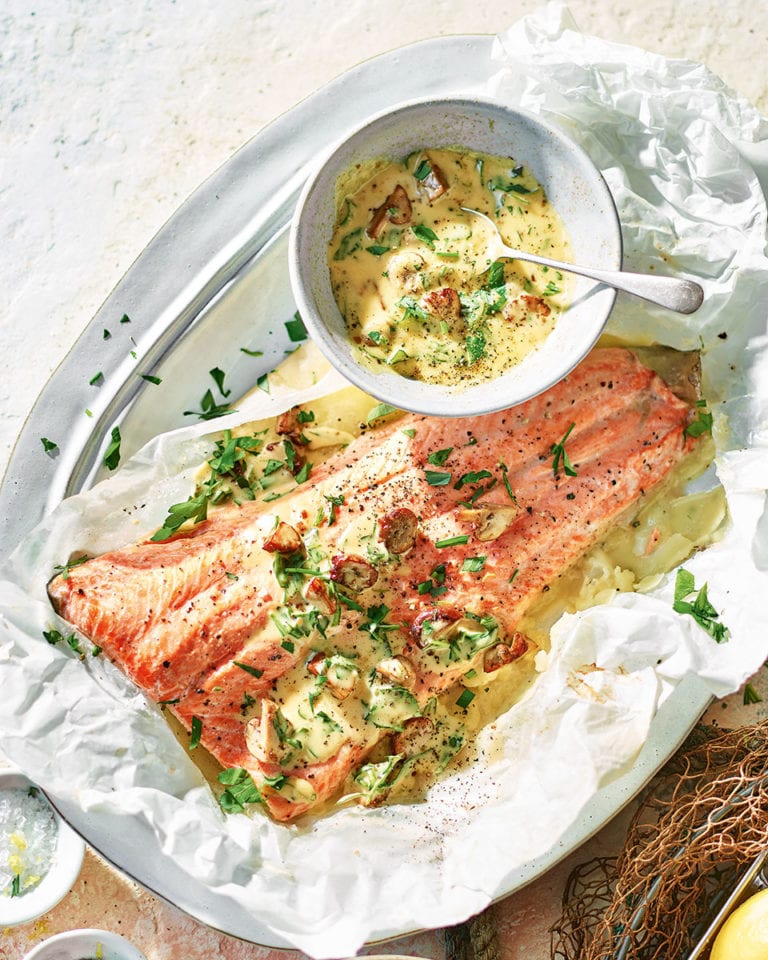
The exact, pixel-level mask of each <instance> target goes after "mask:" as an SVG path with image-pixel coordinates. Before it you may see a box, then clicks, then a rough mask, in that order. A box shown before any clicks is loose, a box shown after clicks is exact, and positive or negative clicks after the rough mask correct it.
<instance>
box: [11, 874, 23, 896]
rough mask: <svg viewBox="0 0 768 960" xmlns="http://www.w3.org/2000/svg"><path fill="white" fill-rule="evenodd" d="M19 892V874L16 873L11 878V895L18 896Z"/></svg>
mask: <svg viewBox="0 0 768 960" xmlns="http://www.w3.org/2000/svg"><path fill="white" fill-rule="evenodd" d="M20 894H21V876H20V875H19V874H18V873H16V874H14V876H13V880H11V896H12V897H18V896H20Z"/></svg>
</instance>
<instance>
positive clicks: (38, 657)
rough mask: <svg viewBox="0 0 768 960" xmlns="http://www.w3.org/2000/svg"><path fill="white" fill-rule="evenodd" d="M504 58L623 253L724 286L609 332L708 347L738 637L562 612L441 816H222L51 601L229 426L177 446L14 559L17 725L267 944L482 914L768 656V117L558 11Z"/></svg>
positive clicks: (143, 517)
mask: <svg viewBox="0 0 768 960" xmlns="http://www.w3.org/2000/svg"><path fill="white" fill-rule="evenodd" d="M493 59H494V63H493V64H492V65H489V76H491V75H492V74H493V75H492V77H491V80H490V81H489V84H488V92H489V93H491V94H493V95H494V96H496V97H498V98H500V99H502V100H504V101H506V102H508V103H510V104H519V105H521V106H523V107H525V108H527V109H529V110H533V111H537V112H540V113H542V114H544V115H546V116H547V117H548V118H549V119H553V120H555V121H557V122H558V123H560V124H561V125H562V126H563V127H564V128H565V129H566V130H567V131H568V132H569V133H570V134H571V135H572V136H573V137H574V138H575V139H577V140H578V141H579V142H580V143H581V144H582V145H583V146H584V147H585V149H586V150H587V151H588V153H589V154H590V155H591V156H592V158H593V160H594V161H595V163H596V164H597V165H598V166H599V167H600V169H601V170H602V172H603V174H604V176H605V178H606V180H607V182H608V184H609V186H610V189H611V191H612V193H613V195H614V197H615V199H616V203H617V206H618V209H619V213H620V217H621V221H622V227H623V236H624V245H625V265H626V266H627V267H628V268H629V269H636V270H641V271H645V270H648V269H658V271H659V272H672V273H678V274H681V275H684V276H689V277H691V278H695V279H697V280H699V281H700V282H701V283H702V284H703V286H704V288H705V291H706V299H705V302H704V305H703V306H702V308H701V309H700V310H699V311H698V313H696V314H694V315H693V316H692V317H681V316H677V315H673V314H670V313H667V312H665V311H663V310H660V309H655V308H653V307H650V306H648V305H647V304H645V303H642V302H640V301H638V300H631V299H630V298H625V297H622V296H620V297H619V300H618V302H617V306H616V308H615V311H614V314H613V316H612V318H611V321H610V326H609V332H612V333H616V334H618V335H620V336H622V337H624V338H626V339H627V340H630V341H633V342H636V343H652V342H660V343H664V344H668V345H670V346H673V347H677V348H680V349H691V348H698V347H701V348H702V350H703V369H704V393H705V395H706V396H707V397H708V399H709V401H710V404H711V406H712V408H713V411H714V415H715V430H714V435H715V439H716V443H717V461H716V471H717V477H718V479H719V481H720V482H721V483H722V484H723V485H724V487H725V490H726V494H727V499H728V506H729V511H730V517H731V522H730V526H729V528H728V532H727V534H726V536H725V537H724V539H723V540H722V542H720V543H718V544H716V545H715V546H713V547H711V548H709V549H708V550H706V551H703V552H701V553H699V554H697V555H696V556H695V557H693V558H691V559H690V560H689V561H688V562H687V563H686V568H687V569H689V570H690V571H691V572H692V573H693V574H694V575H695V578H696V583H697V585H700V584H702V583H704V582H705V581H706V582H707V583H708V585H709V596H710V599H711V600H712V602H713V603H714V605H715V606H716V608H717V609H718V610H719V611H720V614H721V617H722V619H723V621H724V622H725V623H726V624H727V626H728V627H729V629H730V639H729V640H728V642H727V643H724V644H721V645H718V644H716V643H714V641H713V640H712V638H711V637H710V636H708V634H707V633H705V632H704V631H703V630H702V629H701V628H700V627H699V626H698V625H697V624H696V623H695V622H694V620H693V619H692V618H691V617H684V616H679V615H677V614H675V613H673V611H672V590H673V582H674V574H672V575H670V576H668V577H666V578H665V579H664V581H663V583H662V584H661V585H660V586H659V588H658V589H657V590H656V591H655V592H654V593H653V595H650V596H641V595H636V594H632V595H623V596H619V597H617V598H616V600H615V601H614V602H613V603H612V604H610V605H608V606H601V607H596V608H593V609H591V610H588V611H586V612H584V613H581V614H578V615H575V616H566V617H564V618H563V619H562V620H560V621H559V622H558V623H557V624H556V626H555V628H554V630H553V634H552V654H551V656H550V657H549V665H548V667H547V669H546V670H545V671H544V672H543V673H542V675H541V676H540V678H539V681H538V682H537V685H536V686H535V688H534V692H533V694H532V695H530V696H528V697H527V698H526V699H524V700H523V701H522V702H520V703H519V704H518V705H517V706H515V707H514V708H513V709H512V710H510V711H509V712H508V713H507V714H506V715H505V716H504V717H502V718H501V719H500V720H499V721H498V722H497V723H496V724H495V728H494V729H493V730H487V731H486V732H485V734H484V735H483V737H482V741H481V747H482V748H483V750H484V751H485V754H486V756H488V757H493V760H492V761H488V762H479V763H477V764H475V765H474V766H472V767H470V768H468V769H465V770H462V771H460V772H459V773H456V774H455V775H453V776H452V777H450V778H449V779H446V780H444V781H442V782H440V783H439V784H437V785H436V786H435V788H434V789H433V791H432V792H431V794H430V797H429V799H428V801H427V802H426V803H425V804H422V805H415V806H406V807H384V808H382V809H375V810H366V809H364V808H357V807H355V808H349V809H344V810H341V811H339V812H338V813H336V814H334V815H333V816H330V817H327V818H326V819H324V820H321V821H318V822H317V823H315V824H312V825H310V826H309V827H297V826H290V827H286V826H278V825H276V824H273V823H271V822H270V821H268V820H267V819H266V818H264V817H260V816H256V817H255V818H253V819H252V820H251V819H248V818H247V817H244V816H242V815H236V816H229V817H224V816H223V815H222V814H221V813H220V811H219V809H218V806H217V804H216V802H215V800H214V799H213V797H212V795H211V794H210V791H209V790H208V788H207V786H206V784H205V782H204V781H203V780H202V778H201V776H200V774H199V773H198V771H197V769H196V768H195V766H194V765H193V764H192V762H191V761H190V759H189V757H188V756H187V755H186V753H185V751H184V750H183V748H181V747H180V746H179V745H178V743H177V742H176V740H175V739H174V737H173V736H172V734H171V733H170V731H169V729H168V727H167V725H166V723H165V721H164V720H163V719H162V717H161V716H160V714H159V712H158V711H157V709H156V708H155V707H154V706H152V705H151V704H148V703H147V701H146V700H145V699H144V697H143V696H142V695H141V694H140V693H139V692H137V691H136V689H135V688H134V687H133V686H132V685H131V684H130V683H129V682H128V681H127V680H125V679H124V678H123V677H122V676H121V675H120V674H119V672H118V671H117V670H116V669H114V668H113V667H112V666H111V665H110V664H109V663H107V662H104V660H103V658H91V657H88V658H86V659H85V660H84V661H80V660H79V659H77V658H76V657H75V656H74V654H72V653H71V651H69V650H66V649H60V648H59V647H53V646H50V645H49V644H47V643H46V642H45V641H44V640H43V639H42V636H41V634H42V631H43V630H44V629H50V628H51V627H54V626H57V627H58V628H59V629H62V630H66V626H65V625H64V624H63V623H62V622H61V621H58V620H57V618H56V617H55V615H54V614H53V613H52V611H51V609H50V606H49V604H48V601H47V598H46V594H45V584H46V581H47V579H48V577H49V576H50V574H51V571H52V569H53V567H54V565H55V564H56V563H61V561H62V558H65V557H67V556H69V555H70V552H71V551H72V549H74V548H77V549H85V550H88V551H92V552H99V551H104V550H107V549H110V548H114V547H117V546H119V545H122V544H124V543H127V542H130V541H133V540H136V539H138V538H139V537H140V536H143V535H145V534H147V533H148V532H149V531H151V530H153V529H154V528H156V527H157V526H158V525H159V524H160V523H161V522H162V520H163V518H164V516H165V511H166V507H167V505H168V504H169V503H174V502H178V501H180V500H183V499H186V497H187V496H188V495H189V492H190V490H191V487H192V476H193V474H194V471H195V469H196V468H197V466H198V464H199V463H200V462H201V460H202V459H203V458H204V457H205V456H206V454H207V452H208V450H209V449H210V441H209V440H207V439H206V431H209V432H210V431H211V426H212V425H211V424H202V425H200V426H199V427H190V428H185V429H183V430H180V431H176V432H174V433H171V434H168V435H165V436H161V437H159V438H157V439H156V440H155V441H153V442H152V443H150V444H149V445H148V446H147V447H146V448H145V449H144V450H142V451H141V452H140V453H139V454H137V455H136V456H135V457H134V458H132V460H131V461H129V462H127V463H126V464H125V465H124V466H122V467H121V468H120V470H119V471H118V472H117V473H116V475H115V476H114V477H111V478H110V479H108V480H107V481H105V482H103V483H101V484H99V485H97V486H96V487H95V488H94V489H92V490H91V491H89V492H87V493H85V494H82V495H80V496H77V497H75V498H73V499H72V500H70V501H67V502H65V503H63V504H61V506H60V507H59V508H58V509H57V510H55V511H54V513H53V514H52V515H51V516H49V517H48V518H47V519H46V520H45V521H44V522H43V523H42V524H41V526H40V527H39V528H38V529H37V530H36V531H35V533H34V534H33V535H32V536H31V537H30V538H29V539H28V540H27V541H26V542H25V543H23V544H22V545H21V546H20V547H19V549H18V550H17V551H16V553H15V554H14V555H13V556H12V557H11V558H10V559H9V560H8V561H6V563H5V564H4V566H3V568H2V569H1V570H0V581H1V582H0V690H2V696H0V737H2V744H3V749H4V751H5V752H6V753H7V755H8V756H9V758H10V759H11V760H13V761H15V762H16V763H18V764H19V765H20V766H21V767H23V769H24V770H25V772H26V773H27V774H29V775H30V776H31V777H33V778H34V779H35V780H36V781H38V782H39V783H40V784H42V785H43V786H44V787H45V788H46V789H48V790H50V791H51V792H52V794H54V795H55V796H56V797H58V798H60V799H61V800H62V801H64V802H69V803H76V804H77V805H78V806H79V807H80V808H81V809H82V810H84V811H86V813H87V816H88V818H89V820H90V822H91V823H98V822H100V820H104V821H105V822H109V823H116V824H120V825H121V828H122V829H123V830H124V831H126V832H127V833H128V834H130V833H131V831H132V830H134V829H135V830H136V831H137V835H138V831H139V828H140V829H141V831H142V832H141V836H142V838H146V837H147V836H149V838H150V840H149V841H148V844H149V845H148V846H146V847H144V848H143V849H142V850H141V851H140V853H138V854H137V856H146V857H160V856H161V854H160V852H159V851H161V850H162V855H163V856H164V857H165V860H164V861H163V862H164V864H165V871H166V878H167V883H168V885H169V888H170V889H171V890H173V889H180V885H183V883H184V880H185V878H191V879H194V881H195V882H197V883H202V884H203V885H205V886H207V888H209V889H210V890H211V891H212V892H214V891H215V893H216V894H217V895H218V896H219V897H222V896H223V897H225V898H227V899H228V900H229V901H230V902H231V903H233V904H235V905H237V906H238V907H240V908H242V909H244V910H246V911H247V912H248V913H249V914H250V916H251V917H252V918H253V922H254V924H255V925H256V926H257V927H258V928H260V929H262V930H263V931H265V933H264V937H265V938H266V939H269V937H276V938H278V940H280V941H284V942H287V943H290V944H293V945H295V946H296V947H299V948H300V949H302V950H304V951H306V952H307V953H309V954H312V955H314V956H316V957H331V956H337V957H338V956H342V955H345V954H352V953H354V952H355V951H356V950H357V949H358V948H359V947H360V946H361V945H362V944H363V942H364V941H366V940H368V939H373V938H376V937H381V936H384V935H390V934H393V933H397V932H406V931H409V930H413V929H416V928H422V927H434V926H442V925H446V924H453V923H456V922H458V921H460V920H461V919H464V918H466V917H468V916H469V915H471V914H473V913H475V912H477V911H479V910H480V909H481V908H483V907H484V906H486V905H487V904H488V903H489V901H490V900H491V899H493V898H494V897H496V896H498V895H500V894H501V893H503V892H504V891H506V890H508V889H509V884H510V882H511V878H513V877H515V876H519V875H520V874H522V875H523V876H524V875H525V873H526V864H529V863H531V862H533V861H535V860H537V859H538V858H546V856H547V853H548V851H551V850H552V849H553V848H556V846H557V843H558V840H559V839H560V838H561V837H562V836H563V834H564V833H565V832H566V831H567V830H568V829H569V828H570V827H572V826H573V825H574V824H575V823H578V821H579V817H580V816H583V815H584V811H585V810H586V809H587V808H588V805H589V804H590V801H594V798H595V795H596V792H597V791H599V789H600V788H601V787H602V786H603V785H605V784H606V783H608V782H610V781H611V780H612V779H613V778H616V777H617V776H619V775H620V774H622V773H623V772H624V771H626V770H628V769H629V768H630V767H631V765H632V763H633V762H634V760H635V758H636V756H637V754H638V752H639V750H640V749H641V747H642V746H643V744H644V743H645V742H646V741H648V740H649V739H651V740H652V739H653V737H654V736H655V735H656V733H655V729H656V728H655V726H654V720H655V718H656V717H657V714H658V710H659V708H660V707H661V705H662V704H665V703H669V702H674V698H675V696H676V693H677V692H678V690H679V689H680V684H681V683H682V682H684V681H685V682H687V683H690V681H691V678H692V677H697V678H698V679H697V680H696V681H695V684H696V689H697V690H698V691H699V693H701V691H705V692H706V691H709V692H710V693H711V694H713V695H724V694H727V693H729V692H732V691H734V690H736V689H738V687H739V686H740V685H741V683H742V682H743V681H744V680H745V679H746V678H747V677H748V676H750V674H751V673H753V672H754V671H755V670H756V669H757V668H758V667H759V666H760V665H761V664H762V662H763V660H764V659H765V656H766V653H767V652H768V607H767V606H766V604H765V603H764V597H765V592H766V587H767V586H768V581H767V579H766V569H767V568H768V509H767V506H766V503H767V501H766V481H767V480H768V450H767V446H766V441H767V440H768V435H767V430H766V411H767V409H768V341H767V340H766V309H767V308H766V291H767V290H768V261H766V258H765V240H766V233H765V228H766V208H765V200H764V196H763V193H762V191H761V188H760V183H759V179H758V177H763V178H764V179H768V123H766V121H765V120H764V119H763V118H761V117H760V116H759V115H758V114H757V112H756V111H755V110H754V109H753V108H752V107H751V106H750V105H749V104H748V103H746V102H745V101H743V100H740V99H739V98H738V97H736V96H735V95H734V94H733V93H732V92H731V91H729V90H728V89H727V88H726V87H725V86H724V85H723V84H722V82H721V81H720V80H719V79H718V78H716V77H715V76H713V75H712V74H711V73H710V72H708V71H707V70H706V69H705V68H704V67H703V66H700V65H698V64H695V63H690V62H688V61H682V60H678V61H670V60H666V59H663V58H661V57H658V56H654V55H651V54H648V53H645V52H643V51H640V50H637V49H634V48H632V47H629V46H619V45H616V44H609V43H606V42H603V41H601V40H599V39H595V38H592V37H587V36H583V35H582V34H580V33H579V32H578V31H577V30H576V28H575V26H574V25H573V24H572V22H571V20H570V17H569V14H568V12H567V10H566V9H565V8H564V7H562V6H560V5H559V4H551V5H549V6H547V7H544V8H543V9H541V10H540V11H539V12H538V13H536V14H535V15H534V16H531V17H528V18H526V19H524V20H523V21H521V22H520V23H518V24H517V25H515V26H513V27H512V28H511V29H510V30H509V31H507V32H506V33H505V34H503V35H501V36H500V37H499V38H498V39H497V41H496V43H495V46H494V53H493ZM338 385H339V379H338V377H337V375H335V374H333V373H328V375H327V377H326V378H325V379H323V380H321V381H320V383H318V385H317V386H315V387H313V388H311V389H310V390H308V391H303V392H298V393H297V392H295V391H294V392H292V391H289V390H283V391H282V392H280V391H277V392H276V393H275V394H274V395H273V396H271V397H267V396H266V395H263V394H262V395H260V396H257V397H256V398H252V400H251V401H250V403H249V404H248V405H247V406H245V407H241V409H240V412H239V413H238V414H233V415H231V416H230V417H229V418H227V419H225V420H220V421H216V423H215V424H214V425H213V426H215V428H216V431H218V430H220V429H222V428H224V427H226V426H228V425H230V424H231V423H234V422H242V421H245V420H250V419H258V418H260V417H264V416H267V415H271V414H274V413H277V412H279V411H280V410H281V409H287V408H288V407H289V406H291V405H292V404H294V403H296V402H301V401H306V400H308V399H311V398H312V397H314V396H317V395H319V394H320V393H322V392H327V391H329V390H331V389H335V388H336V387H338ZM60 646H61V645H60ZM85 646H86V648H87V644H86V645H85ZM670 698H671V701H670ZM685 709H686V704H685V703H684V702H683V703H681V704H680V710H682V711H685ZM689 719H690V722H691V723H693V722H694V720H695V716H690V718H689ZM660 746H661V748H662V751H663V744H661V745H660ZM142 843H144V840H142ZM153 844H154V846H153ZM191 879H190V882H191ZM161 892H163V891H161ZM213 919H214V921H215V920H216V917H214V918H213Z"/></svg>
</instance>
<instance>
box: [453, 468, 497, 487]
mask: <svg viewBox="0 0 768 960" xmlns="http://www.w3.org/2000/svg"><path fill="white" fill-rule="evenodd" d="M491 477H493V474H492V473H491V472H490V471H489V470H474V471H472V470H471V471H470V472H469V473H464V474H462V475H461V476H460V477H459V479H458V480H457V481H456V483H454V485H453V489H454V490H461V488H462V487H463V486H464V485H465V484H474V483H480V481H481V480H488V479H490V478H491Z"/></svg>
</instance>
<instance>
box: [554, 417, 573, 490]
mask: <svg viewBox="0 0 768 960" xmlns="http://www.w3.org/2000/svg"><path fill="white" fill-rule="evenodd" d="M575 426H576V424H575V423H572V424H571V425H570V427H568V429H567V430H566V431H565V436H564V437H563V439H562V440H561V441H560V443H553V444H552V446H551V447H550V448H549V452H550V453H551V454H553V459H552V473H554V475H555V476H557V473H558V470H559V468H560V462H561V461H562V464H563V470H564V471H565V475H566V476H568V477H575V476H577V471H576V470H575V469H574V467H573V465H572V464H571V461H570V460H569V459H568V454H567V453H566V451H565V441H566V440H567V439H568V437H569V436H570V435H571V430H573V428H574V427H575Z"/></svg>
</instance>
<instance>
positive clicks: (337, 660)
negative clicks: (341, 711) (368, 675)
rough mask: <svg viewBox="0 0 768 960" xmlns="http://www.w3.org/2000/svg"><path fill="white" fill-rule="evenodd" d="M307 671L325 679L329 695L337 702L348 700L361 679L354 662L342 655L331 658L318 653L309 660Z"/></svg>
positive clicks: (336, 654)
mask: <svg viewBox="0 0 768 960" xmlns="http://www.w3.org/2000/svg"><path fill="white" fill-rule="evenodd" d="M307 670H309V672H310V673H311V674H313V675H314V676H316V677H325V685H326V687H327V688H328V691H329V693H331V695H332V696H334V697H335V698H336V699H337V700H346V699H347V697H348V696H349V695H350V694H351V693H352V692H353V690H354V689H355V687H356V686H357V681H358V679H359V677H360V671H359V670H358V668H357V667H356V666H355V663H354V661H353V660H352V659H351V658H350V657H345V656H344V655H343V654H341V653H334V654H332V655H331V656H330V657H328V656H326V655H325V654H324V653H316V654H315V655H314V656H313V657H311V658H310V659H309V660H308V662H307Z"/></svg>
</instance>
